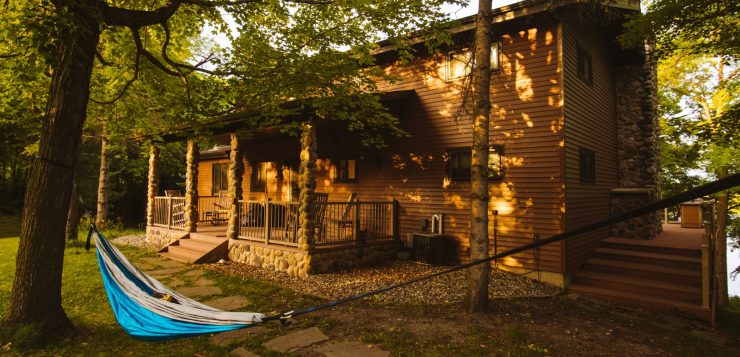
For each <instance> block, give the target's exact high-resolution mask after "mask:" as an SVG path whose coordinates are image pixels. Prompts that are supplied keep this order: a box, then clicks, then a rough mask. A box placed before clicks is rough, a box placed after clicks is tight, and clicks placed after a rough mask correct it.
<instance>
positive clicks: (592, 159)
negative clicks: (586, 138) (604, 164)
mask: <svg viewBox="0 0 740 357" xmlns="http://www.w3.org/2000/svg"><path fill="white" fill-rule="evenodd" d="M578 163H579V165H578V167H579V171H580V180H581V183H595V182H596V153H594V151H593V150H590V149H586V148H582V147H581V148H578Z"/></svg>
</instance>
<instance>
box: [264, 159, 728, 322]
mask: <svg viewBox="0 0 740 357" xmlns="http://www.w3.org/2000/svg"><path fill="white" fill-rule="evenodd" d="M735 186H740V174H735V175H732V176H728V177H725V178H723V179H720V180H717V181H714V182H711V183H708V184H706V185H703V186H699V187H696V188H693V189H691V190H688V191H685V192H683V193H679V194H677V195H675V196H671V197H668V198H664V199H662V200H658V201H655V202H653V203H650V204H648V205H645V206H642V207H639V208H636V209H633V210H630V211H627V212H624V213H620V214H617V215H614V216H611V217H609V218H606V219H603V220H601V221H598V222H594V223H591V224H588V225H585V226H583V227H580V228H577V229H574V230H572V231H569V232H564V233H560V234H556V235H554V236H552V237H550V238H547V239H542V240H535V241H534V242H532V243H529V244H525V245H522V246H519V247H516V248H513V249H509V250H507V251H505V252H501V253H499V254H494V255H493V256H490V257H488V258H484V259H479V260H474V261H472V262H469V263H466V264H462V265H458V266H456V267H454V268H450V269H447V270H444V271H441V272H437V273H434V274H429V275H425V276H422V277H419V278H415V279H411V280H408V281H405V282H402V283H399V284H396V285H391V286H387V287H384V288H381V289H378V290H373V291H368V292H364V293H361V294H357V295H352V296H348V297H345V298H342V299H339V300H334V301H330V302H327V303H325V304H321V305H315V306H310V307H306V308H302V309H295V310H290V311H287V312H283V313H280V314H276V315H271V316H266V317H264V318H262V321H272V320H280V321H281V322H282V323H286V322H287V320H288V319H290V318H292V317H295V316H299V315H303V314H307V313H309V312H314V311H317V310H322V309H327V308H330V307H333V306H337V305H341V304H345V303H348V302H350V301H354V300H359V299H362V298H365V297H368V296H372V295H377V294H380V293H384V292H386V291H389V290H392V289H396V288H400V287H403V286H406V285H409V284H413V283H416V282H419V281H422V280H427V279H431V278H434V277H437V276H440V275H444V274H448V273H452V272H454V271H458V270H462V269H467V268H469V267H472V266H474V265H478V264H483V263H487V262H490V261H492V260H495V259H501V258H503V257H506V256H509V255H512V254H516V253H519V252H522V251H525V250H529V249H532V248H537V247H540V246H543V245H546V244H550V243H554V242H558V241H561V240H564V239H567V238H572V237H574V236H577V235H580V234H583V233H586V232H590V231H593V230H596V229H599V228H604V227H608V226H611V225H613V224H615V223H619V222H623V221H626V220H628V219H631V218H635V217H639V216H642V215H644V214H647V213H650V212H654V211H657V210H660V209H663V208H667V207H671V206H675V205H677V204H679V203H682V202H686V201H691V200H693V199H695V198H699V197H704V196H707V195H711V194H713V193H717V192H720V191H724V190H727V189H730V188H733V187H735Z"/></svg>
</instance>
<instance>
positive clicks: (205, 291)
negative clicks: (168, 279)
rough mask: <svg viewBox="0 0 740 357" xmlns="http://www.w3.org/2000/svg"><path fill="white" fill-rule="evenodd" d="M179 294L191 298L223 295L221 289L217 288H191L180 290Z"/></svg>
mask: <svg viewBox="0 0 740 357" xmlns="http://www.w3.org/2000/svg"><path fill="white" fill-rule="evenodd" d="M177 292H178V293H180V294H183V295H185V296H189V297H199V296H208V295H218V294H221V289H220V288H217V287H215V286H189V287H184V288H179V289H177Z"/></svg>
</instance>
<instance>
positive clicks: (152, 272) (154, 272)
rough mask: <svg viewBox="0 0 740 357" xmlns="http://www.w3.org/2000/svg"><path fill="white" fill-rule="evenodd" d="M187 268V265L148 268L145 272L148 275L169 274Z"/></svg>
mask: <svg viewBox="0 0 740 357" xmlns="http://www.w3.org/2000/svg"><path fill="white" fill-rule="evenodd" d="M185 270H188V267H184V266H181V267H176V268H166V269H157V270H150V271H148V272H146V273H147V274H149V275H150V276H169V275H173V274H177V273H179V272H182V271H185Z"/></svg>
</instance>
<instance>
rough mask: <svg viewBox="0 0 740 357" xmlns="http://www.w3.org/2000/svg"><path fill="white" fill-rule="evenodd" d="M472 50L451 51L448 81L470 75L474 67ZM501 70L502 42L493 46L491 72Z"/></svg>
mask: <svg viewBox="0 0 740 357" xmlns="http://www.w3.org/2000/svg"><path fill="white" fill-rule="evenodd" d="M471 54H472V52H471V50H470V49H467V48H466V49H462V50H459V51H450V52H449V53H448V54H447V60H446V65H447V80H448V81H451V80H453V79H458V78H462V77H465V76H467V75H469V74H470V72H471V69H472V67H473V63H471V62H472V61H471ZM500 69H501V42H494V43H492V44H491V70H492V71H498V70H500Z"/></svg>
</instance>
